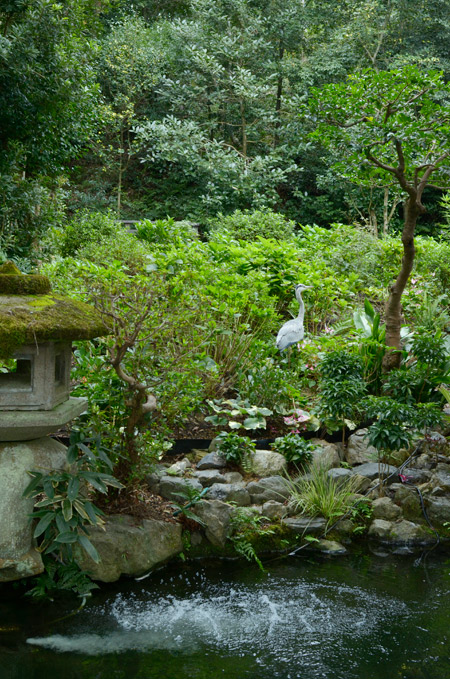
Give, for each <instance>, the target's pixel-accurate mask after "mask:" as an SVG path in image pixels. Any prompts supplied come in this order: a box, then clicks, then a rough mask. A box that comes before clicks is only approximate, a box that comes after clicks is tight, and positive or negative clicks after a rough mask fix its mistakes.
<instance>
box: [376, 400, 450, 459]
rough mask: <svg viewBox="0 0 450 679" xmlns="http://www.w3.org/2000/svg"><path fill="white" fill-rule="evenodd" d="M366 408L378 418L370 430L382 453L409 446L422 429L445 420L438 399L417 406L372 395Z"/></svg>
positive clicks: (379, 452) (379, 451)
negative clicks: (437, 402)
mask: <svg viewBox="0 0 450 679" xmlns="http://www.w3.org/2000/svg"><path fill="white" fill-rule="evenodd" d="M366 409H367V414H368V416H369V417H371V418H374V419H375V421H374V423H373V424H372V425H371V426H370V427H369V430H368V434H367V438H368V442H369V443H370V445H372V446H374V447H375V448H376V449H377V451H378V454H379V455H380V456H382V455H383V454H385V453H389V452H391V451H393V450H400V448H408V446H409V444H410V442H411V440H412V438H413V436H414V434H415V433H417V432H420V433H422V432H423V431H424V430H425V429H427V428H430V427H434V426H436V425H438V424H439V423H440V422H441V421H442V413H441V411H440V409H439V407H438V406H437V405H436V404H434V403H419V404H417V405H414V406H413V405H409V404H408V403H402V402H399V401H395V400H394V399H392V398H387V397H374V396H371V397H369V398H368V400H367V401H366Z"/></svg>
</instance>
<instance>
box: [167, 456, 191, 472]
mask: <svg viewBox="0 0 450 679" xmlns="http://www.w3.org/2000/svg"><path fill="white" fill-rule="evenodd" d="M190 467H192V464H191V463H190V462H189V460H188V458H187V457H184V458H183V459H182V460H180V461H179V462H174V464H172V465H170V467H168V468H167V469H166V474H168V475H169V476H172V475H173V476H183V474H184V472H185V471H186V469H189V468H190Z"/></svg>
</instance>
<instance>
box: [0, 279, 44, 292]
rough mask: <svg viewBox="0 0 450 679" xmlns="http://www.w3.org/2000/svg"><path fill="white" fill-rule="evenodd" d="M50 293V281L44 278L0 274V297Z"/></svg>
mask: <svg viewBox="0 0 450 679" xmlns="http://www.w3.org/2000/svg"><path fill="white" fill-rule="evenodd" d="M50 291H51V286H50V281H49V280H48V278H47V277H46V276H41V275H40V274H30V275H28V276H24V275H23V274H18V275H13V274H6V275H2V274H0V295H45V294H47V293H48V292H50Z"/></svg>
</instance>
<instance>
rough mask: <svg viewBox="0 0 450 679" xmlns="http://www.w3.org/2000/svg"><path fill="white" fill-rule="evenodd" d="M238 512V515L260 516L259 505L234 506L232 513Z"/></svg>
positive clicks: (260, 509) (250, 517)
mask: <svg viewBox="0 0 450 679" xmlns="http://www.w3.org/2000/svg"><path fill="white" fill-rule="evenodd" d="M236 512H239V515H238V516H240V517H245V518H247V517H248V518H249V519H252V518H254V517H255V516H262V507H261V505H248V506H247V507H234V508H233V513H236Z"/></svg>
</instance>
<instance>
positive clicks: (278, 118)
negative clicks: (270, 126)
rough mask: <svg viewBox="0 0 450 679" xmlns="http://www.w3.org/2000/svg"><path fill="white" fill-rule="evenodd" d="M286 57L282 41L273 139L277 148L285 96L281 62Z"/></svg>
mask: <svg viewBox="0 0 450 679" xmlns="http://www.w3.org/2000/svg"><path fill="white" fill-rule="evenodd" d="M283 57H284V47H283V43H282V42H281V41H280V46H279V49H278V68H279V72H278V78H277V95H276V100H275V135H274V139H273V146H274V148H276V147H277V146H278V144H279V143H280V125H281V98H282V96H283V74H282V72H281V64H282V61H283Z"/></svg>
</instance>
